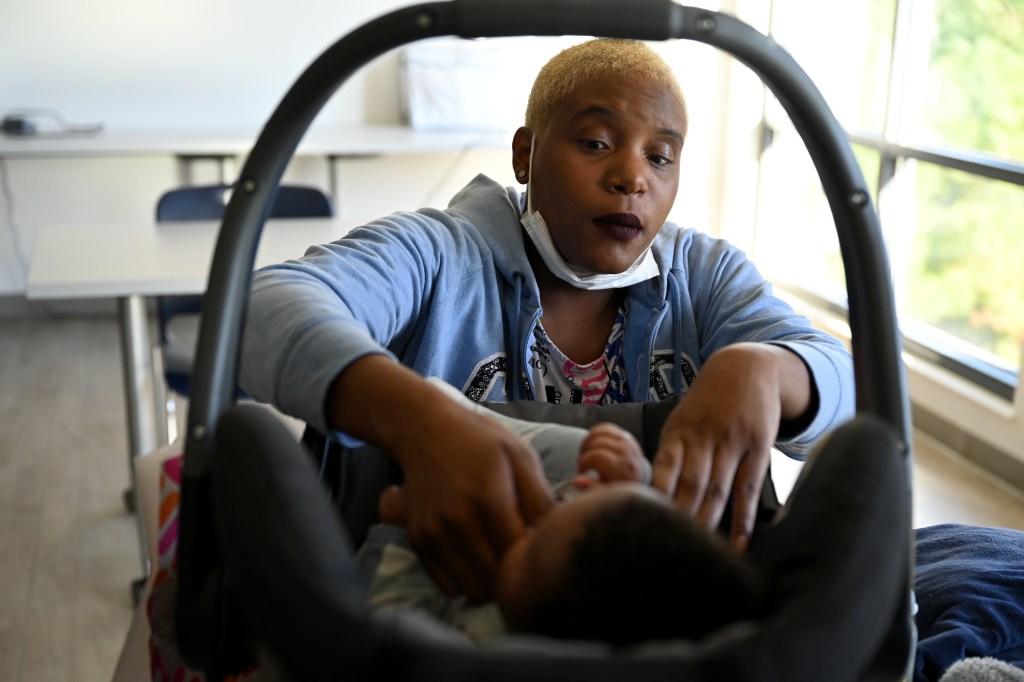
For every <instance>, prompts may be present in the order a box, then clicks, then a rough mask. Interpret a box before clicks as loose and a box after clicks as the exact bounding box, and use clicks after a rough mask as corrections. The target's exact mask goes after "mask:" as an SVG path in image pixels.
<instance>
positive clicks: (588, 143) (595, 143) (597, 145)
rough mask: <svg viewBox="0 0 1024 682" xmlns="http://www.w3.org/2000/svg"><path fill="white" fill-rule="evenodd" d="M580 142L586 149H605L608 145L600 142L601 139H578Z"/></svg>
mask: <svg viewBox="0 0 1024 682" xmlns="http://www.w3.org/2000/svg"><path fill="white" fill-rule="evenodd" d="M580 144H582V145H583V146H584V147H586V148H587V149H607V148H608V145H607V144H605V143H604V142H602V141H601V140H580Z"/></svg>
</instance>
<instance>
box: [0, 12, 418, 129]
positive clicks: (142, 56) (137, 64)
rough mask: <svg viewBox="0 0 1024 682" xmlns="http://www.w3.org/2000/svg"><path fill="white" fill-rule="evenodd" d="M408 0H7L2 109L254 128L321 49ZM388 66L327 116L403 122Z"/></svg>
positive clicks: (368, 75)
mask: <svg viewBox="0 0 1024 682" xmlns="http://www.w3.org/2000/svg"><path fill="white" fill-rule="evenodd" d="M404 4H409V3H404V2H402V1H401V0H375V1H374V2H355V1H354V0H333V1H329V0H292V2H289V3H287V4H285V3H280V2H276V1H274V0H176V1H175V2H156V1H154V0H89V2H79V1H78V0H35V1H33V2H18V1H17V0H5V1H4V2H3V3H0V64H2V65H3V66H2V67H0V68H2V71H0V79H2V80H0V110H3V111H7V110H8V109H12V108H15V107H26V106H27V107H53V108H56V109H59V110H60V111H61V112H63V114H64V115H65V116H66V117H68V118H69V119H70V120H72V121H78V122H93V121H102V122H104V123H106V125H107V126H108V127H110V128H167V127H171V128H182V127H185V128H211V127H212V128H218V127H225V128H239V127H246V128H248V127H252V128H255V127H256V126H258V125H259V124H261V123H262V122H263V121H264V120H265V119H266V117H267V116H268V115H269V113H270V112H271V111H272V109H273V107H274V105H275V104H276V103H277V101H278V99H279V98H280V96H281V95H282V94H283V93H284V92H285V89H286V88H287V87H288V86H289V85H290V84H291V82H292V81H293V80H294V78H295V77H296V75H298V74H299V73H300V72H301V71H302V69H303V68H305V67H306V66H307V65H308V64H309V63H310V62H311V61H312V60H313V59H314V58H315V57H316V56H317V55H318V54H319V53H320V52H321V51H323V49H325V48H326V47H327V46H328V45H330V44H331V43H332V42H334V41H335V40H336V39H337V38H338V37H340V36H341V35H343V34H345V33H346V32H348V31H349V30H351V29H352V28H354V27H355V26H357V25H359V24H362V23H363V22H365V21H366V20H368V19H371V18H373V17H375V16H378V15H380V14H383V13H385V12H387V11H389V10H392V9H394V8H397V7H399V6H402V5H404ZM392 61H393V60H392ZM387 72H388V67H387V66H386V65H383V66H382V65H377V66H376V67H375V68H371V69H370V70H369V71H364V72H363V73H362V74H361V75H360V76H359V77H358V78H357V79H356V80H354V81H353V82H351V83H350V84H349V85H348V86H346V88H345V93H344V97H338V98H335V100H334V101H333V102H332V104H331V105H330V106H329V110H328V111H327V112H325V114H324V118H326V119H329V120H331V121H335V122H355V121H375V122H395V121H397V120H398V118H397V117H398V111H397V104H396V98H395V97H389V96H388V91H389V90H390V89H388V88H385V89H384V90H382V91H376V90H375V89H374V83H373V81H374V79H375V78H379V77H380V75H381V74H382V73H384V74H386V73H387ZM385 77H386V76H385Z"/></svg>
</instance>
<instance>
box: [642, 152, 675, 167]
mask: <svg viewBox="0 0 1024 682" xmlns="http://www.w3.org/2000/svg"><path fill="white" fill-rule="evenodd" d="M647 158H648V159H650V161H651V163H653V164H654V165H655V166H667V165H669V164H670V163H672V159H670V158H668V157H667V156H662V155H661V154H651V155H650V156H649V157H647Z"/></svg>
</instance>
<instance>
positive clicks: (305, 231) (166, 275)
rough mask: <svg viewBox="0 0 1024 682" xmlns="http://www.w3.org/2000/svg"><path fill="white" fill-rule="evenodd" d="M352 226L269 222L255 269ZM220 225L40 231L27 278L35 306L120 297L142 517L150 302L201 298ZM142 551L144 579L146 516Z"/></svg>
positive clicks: (153, 424)
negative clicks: (141, 466)
mask: <svg viewBox="0 0 1024 682" xmlns="http://www.w3.org/2000/svg"><path fill="white" fill-rule="evenodd" d="M358 222H359V221H356V220H354V219H346V220H343V221H342V220H336V219H315V218H304V219H297V220H296V219H292V220H270V221H268V222H267V224H266V226H265V227H264V229H263V233H262V236H261V238H260V243H259V249H258V251H257V255H256V267H261V266H263V265H268V264H271V263H279V262H282V261H285V260H288V259H289V258H296V257H298V256H301V255H302V254H303V253H304V252H305V250H306V248H307V247H308V246H310V245H312V244H324V243H327V242H331V241H334V240H335V239H338V238H339V237H341V236H342V235H344V234H345V233H346V232H348V231H349V230H350V229H351V228H352V227H353V226H355V225H356V224H357V223H358ZM219 229H220V222H219V221H195V222H164V223H156V222H153V223H149V224H89V223H81V224H73V225H53V226H43V227H42V228H41V229H40V230H39V233H38V237H37V240H36V245H35V248H34V250H33V253H32V260H31V262H30V264H29V271H28V276H27V278H26V292H25V295H26V297H27V298H29V299H32V300H46V299H75V298H115V299H117V306H118V308H117V309H118V321H119V326H120V336H121V364H122V375H123V379H124V397H125V411H126V414H127V418H128V440H129V452H128V464H129V474H130V478H129V480H130V481H131V482H132V487H131V488H130V489H129V490H127V491H126V492H125V495H126V498H125V501H126V503H131V505H132V508H133V509H134V510H136V511H138V503H137V494H136V487H135V481H136V475H135V458H136V457H139V456H141V455H144V454H146V453H149V452H152V451H153V450H155V449H156V448H157V447H158V446H159V445H162V444H163V443H162V442H161V440H162V439H161V438H160V434H161V433H162V432H163V431H164V427H165V425H163V424H161V423H160V422H161V420H162V418H163V409H162V407H161V408H160V409H158V407H157V401H156V396H157V393H158V391H157V389H156V384H155V382H156V381H158V380H159V378H158V377H156V376H155V373H154V371H153V363H152V349H151V342H150V335H149V320H148V315H147V310H146V298H147V297H149V296H158V295H162V294H200V293H202V292H203V291H204V290H205V289H206V283H207V278H208V273H209V269H210V262H211V260H212V258H213V249H214V245H215V244H216V239H217V233H218V231H219ZM137 518H138V520H139V528H138V530H139V552H140V558H141V560H142V568H143V574H144V575H143V578H140V579H139V580H137V581H135V583H134V585H135V586H141V584H142V583H143V582H144V580H145V577H146V576H148V571H149V551H148V547H147V536H146V532H145V528H144V527H143V520H142V515H141V514H138V515H137Z"/></svg>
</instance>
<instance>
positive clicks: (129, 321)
mask: <svg viewBox="0 0 1024 682" xmlns="http://www.w3.org/2000/svg"><path fill="white" fill-rule="evenodd" d="M117 313H118V322H119V324H120V329H121V361H122V375H123V378H124V398H125V410H126V412H127V415H128V471H129V481H130V482H131V483H130V485H131V488H130V489H129V490H128V491H127V492H126V493H125V496H126V501H130V502H131V508H132V511H133V512H134V513H135V518H136V520H137V522H138V523H137V525H138V532H139V553H140V558H141V559H142V570H143V575H144V576H146V575H149V548H148V546H147V544H148V543H147V541H146V530H145V519H144V518H143V516H144V515H143V513H142V506H141V504H139V499H138V487H137V485H136V476H135V458H136V457H138V456H139V455H143V454H145V453H147V452H151V451H153V450H154V449H155V448H156V447H157V445H158V443H157V440H158V436H157V434H158V429H157V409H156V405H155V404H154V391H153V381H154V377H153V366H152V356H151V355H150V352H151V351H150V341H149V316H148V314H147V312H146V299H145V298H143V297H142V296H125V297H122V298H119V299H118V301H117Z"/></svg>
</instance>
